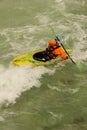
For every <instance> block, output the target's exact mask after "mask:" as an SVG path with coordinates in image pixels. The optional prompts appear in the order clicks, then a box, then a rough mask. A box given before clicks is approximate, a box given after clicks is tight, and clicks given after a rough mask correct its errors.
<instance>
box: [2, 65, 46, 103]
mask: <svg viewBox="0 0 87 130" xmlns="http://www.w3.org/2000/svg"><path fill="white" fill-rule="evenodd" d="M48 72H49V69H47V68H45V67H36V68H31V67H26V66H23V67H13V66H9V68H8V69H6V68H4V67H3V66H0V104H2V103H5V104H6V105H8V104H9V103H15V102H16V99H17V98H18V97H20V96H21V94H22V93H23V92H24V91H27V90H30V89H31V88H33V87H40V85H41V82H40V80H39V79H40V78H41V77H42V75H43V74H45V73H48Z"/></svg>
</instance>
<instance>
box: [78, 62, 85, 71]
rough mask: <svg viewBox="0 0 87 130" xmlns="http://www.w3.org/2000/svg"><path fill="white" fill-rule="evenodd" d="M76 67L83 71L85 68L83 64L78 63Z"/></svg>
mask: <svg viewBox="0 0 87 130" xmlns="http://www.w3.org/2000/svg"><path fill="white" fill-rule="evenodd" d="M76 67H77V68H78V70H79V71H83V70H84V68H83V65H82V64H79V63H77V64H76Z"/></svg>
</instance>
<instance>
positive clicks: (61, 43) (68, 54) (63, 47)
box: [61, 43, 76, 64]
mask: <svg viewBox="0 0 87 130" xmlns="http://www.w3.org/2000/svg"><path fill="white" fill-rule="evenodd" d="M61 46H62V48H63V49H64V51H65V52H66V54H67V55H68V56H69V57H70V55H69V53H68V52H67V51H66V49H65V47H64V45H63V44H62V43H61ZM69 59H70V60H71V61H72V62H73V63H74V64H76V63H75V62H74V61H73V59H72V58H71V57H70V58H69Z"/></svg>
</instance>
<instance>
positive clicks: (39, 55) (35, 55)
mask: <svg viewBox="0 0 87 130" xmlns="http://www.w3.org/2000/svg"><path fill="white" fill-rule="evenodd" d="M45 52H46V51H45V50H36V51H33V52H29V53H26V54H22V55H20V56H17V57H15V58H14V59H13V62H12V63H13V65H15V66H21V65H29V66H40V65H48V64H50V63H51V61H52V60H47V59H46V58H45V57H46V56H47V55H46V53H45ZM67 52H68V53H70V52H71V50H70V49H68V50H67ZM53 60H54V61H55V59H53ZM56 60H58V62H60V61H62V60H63V59H61V58H60V56H57V58H56Z"/></svg>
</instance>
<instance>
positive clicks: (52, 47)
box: [46, 36, 69, 61]
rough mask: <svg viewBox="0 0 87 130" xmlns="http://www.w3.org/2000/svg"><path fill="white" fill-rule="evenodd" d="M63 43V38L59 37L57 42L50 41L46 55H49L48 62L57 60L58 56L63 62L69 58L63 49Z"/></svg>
mask: <svg viewBox="0 0 87 130" xmlns="http://www.w3.org/2000/svg"><path fill="white" fill-rule="evenodd" d="M61 43H62V38H61V37H60V36H57V37H56V39H55V40H51V41H49V43H48V48H46V53H48V55H47V57H46V61H48V60H51V59H55V58H56V57H57V56H60V57H61V58H62V59H63V60H66V59H68V58H69V56H67V54H66V52H65V51H64V49H63V48H62V47H61Z"/></svg>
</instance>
